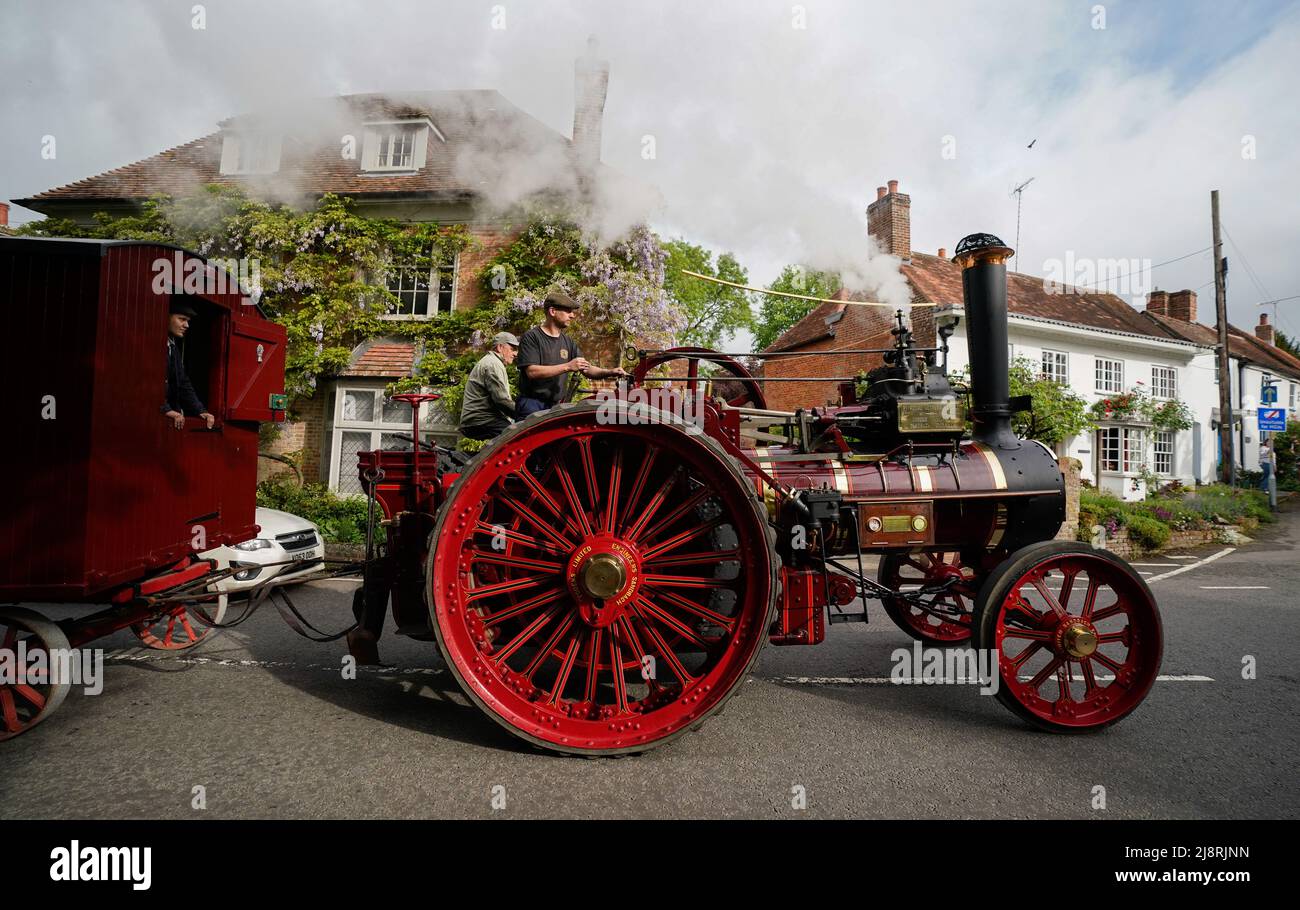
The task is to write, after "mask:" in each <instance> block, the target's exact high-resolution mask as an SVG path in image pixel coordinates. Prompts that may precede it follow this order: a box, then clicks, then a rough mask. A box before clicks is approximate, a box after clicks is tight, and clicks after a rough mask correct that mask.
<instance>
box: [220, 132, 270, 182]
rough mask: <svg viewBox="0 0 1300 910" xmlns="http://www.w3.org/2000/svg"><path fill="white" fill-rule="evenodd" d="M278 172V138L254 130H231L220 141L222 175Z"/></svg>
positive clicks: (268, 133)
mask: <svg viewBox="0 0 1300 910" xmlns="http://www.w3.org/2000/svg"><path fill="white" fill-rule="evenodd" d="M279 170H280V136H279V134H277V133H270V132H258V131H255V130H232V131H231V132H228V133H226V134H225V135H224V136H223V137H222V140H221V167H220V171H221V173H222V174H229V175H246V174H274V173H276V172H277V171H279Z"/></svg>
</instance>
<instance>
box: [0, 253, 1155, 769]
mask: <svg viewBox="0 0 1300 910" xmlns="http://www.w3.org/2000/svg"><path fill="white" fill-rule="evenodd" d="M1009 254H1010V250H1008V249H1007V248H1006V247H1005V246H1004V245H1003V244H1002V242H1001V241H1000V240H998V239H997V238H996V237H992V236H989V235H983V234H976V235H972V236H970V237H967V238H965V239H964V240H963V241H962V242H961V244H959V245H958V247H957V251H956V257H955V258H956V259H957V261H958V262H959V263H960V264H961V266H962V268H963V284H964V294H965V304H966V315H967V318H968V319H969V320H970V324H969V331H968V337H969V338H970V342H971V345H970V347H971V388H970V397H971V402H972V407H971V408H970V412H969V416H970V419H971V421H972V423H973V426H974V432H973V435H972V437H971V438H966V437H965V435H964V426H965V416H966V415H965V414H964V407H963V404H964V398H965V396H964V394H959V390H956V389H954V388H953V387H952V386H951V385H950V384H949V382H948V379H947V377H946V375H945V373H946V340H947V336H946V335H942V333H941V338H942V339H943V342H944V344H943V346H941V347H939V348H919V347H917V346H916V345H915V344H914V343H913V339H912V337H911V335H910V333H909V332H908V331H907V329H906V326H905V325H904V322H903V319H902V318H901V315H900V318H899V320H898V327H897V328H896V329H895V336H896V338H895V342H896V343H895V345H894V347H893V348H891V349H889V350H887V351H884V352H880V353H883V354H884V361H885V363H884V365H883V366H882V367H880V368H878V369H876V370H874V371H873V372H871V373H870V374H869V376H868V382H867V384H866V388H865V390H864V391H862V392H861V393H859V391H858V389H857V388H856V386H855V384H854V382H853V381H852V380H849V381H848V382H845V383H844V384H842V385H841V387H840V405H839V406H838V407H827V408H811V409H798V410H796V411H793V412H781V411H773V410H769V409H768V408H767V407H766V406H765V402H764V400H763V394H762V388H761V387H760V385H759V384H758V382H757V381H756V380H755V379H754V378H753V377H752V376H750V375H749V374H748V373H747V372H746V371H745V370H744V368H743V367H742V366H741V365H740V364H738V363H737V362H735V361H734V360H731V359H730V358H728V357H726V356H724V355H721V354H717V353H714V352H710V351H701V350H697V349H673V350H671V351H664V352H656V353H654V354H652V355H649V356H643V357H642V360H641V363H640V365H639V366H638V368H637V371H636V373H635V374H634V377H635V383H634V386H633V387H632V388H630V389H627V388H625V389H623V390H621V393H620V394H619V395H617V396H614V397H611V398H608V399H606V400H593V401H586V402H582V403H579V404H575V405H568V406H561V407H557V408H554V409H552V410H550V411H545V412H541V413H539V414H536V415H534V416H532V417H530V418H529V419H527V420H525V421H522V422H521V423H519V424H517V425H516V426H514V427H512V428H510V429H509V430H508V431H507V432H506V433H505V434H503V435H502V436H500V437H498V438H497V439H496V440H494V441H493V442H492V443H491V444H489V445H488V446H487V447H486V448H484V449H483V450H482V451H481V452H479V453H478V454H477V455H476V456H475V457H474V458H473V459H472V460H468V463H466V461H465V460H464V459H462V458H460V457H459V456H458V455H457V454H456V453H453V452H449V451H447V450H445V449H441V448H438V447H436V446H427V451H426V450H424V449H422V448H421V446H423V445H424V444H423V443H419V444H418V445H415V446H414V450H413V451H407V452H391V451H383V452H369V453H363V454H362V455H361V456H360V457H359V471H360V474H361V478H362V481H363V483H364V484H365V487H366V489H367V490H368V491H369V492H370V494H371V497H372V503H377V504H378V505H379V506H380V507H382V510H383V519H382V521H381V522H380V526H381V527H382V528H383V529H384V531H385V534H384V540H383V541H382V544H381V551H380V552H379V553H378V554H376V553H375V551H374V548H373V546H372V547H369V548H368V549H369V550H370V552H368V554H367V560H366V563H365V564H364V583H363V585H362V586H361V588H360V589H359V590H358V596H357V597H356V599H355V600H354V604H353V609H354V612H355V613H356V615H357V619H358V626H357V627H356V628H355V629H354V630H353V632H352V634H351V635H350V637H349V644H350V646H352V648H353V651H354V653H355V654H357V656H358V657H359V658H360V657H363V656H367V657H368V656H370V654H371V653H373V651H374V644H373V643H374V641H375V639H376V638H377V635H378V632H379V630H380V629H382V627H383V621H384V618H385V616H386V614H387V610H388V606H387V601H388V600H389V598H390V597H391V601H392V613H393V616H394V619H395V621H396V624H397V627H398V630H399V632H400V633H402V634H404V635H407V636H411V637H414V638H417V639H423V640H436V641H437V643H438V647H439V649H440V650H441V653H442V656H443V657H444V658H445V660H446V662H447V664H448V666H449V667H450V669H451V672H452V673H453V675H454V676H455V678H456V680H457V681H458V683H459V684H460V685H461V686H462V688H463V689H464V690H465V692H466V693H467V695H468V696H469V698H470V699H471V700H473V701H474V702H475V703H476V704H477V705H478V706H479V707H480V708H482V709H483V710H484V711H485V712H486V713H487V714H488V716H490V717H491V718H492V719H494V720H495V721H497V722H498V723H500V724H501V725H503V726H504V727H506V728H507V729H508V730H510V731H511V732H512V733H514V734H516V735H517V736H519V737H521V738H522V739H524V740H527V741H528V742H531V743H534V744H536V745H538V746H541V747H543V748H546V749H550V750H554V751H558V752H568V753H577V754H588V755H602V754H618V753H629V752H639V751H643V750H645V749H648V748H650V747H653V746H656V745H659V744H661V743H664V742H666V741H668V740H670V739H672V738H674V737H676V736H678V735H680V734H682V733H684V732H686V731H688V730H691V729H694V728H695V727H697V726H698V725H699V724H700V723H702V722H703V721H704V720H705V719H707V718H708V717H709V716H710V715H712V714H714V713H716V712H717V711H719V710H720V709H721V708H722V706H723V704H724V703H725V702H726V700H727V699H728V698H729V697H730V696H731V695H733V694H734V693H735V692H736V691H737V690H738V689H739V687H740V684H741V683H742V682H743V681H744V679H745V676H746V674H747V672H748V671H749V669H750V668H751V667H752V666H753V663H754V660H755V658H756V656H757V654H758V651H759V648H760V646H761V645H762V644H763V642H764V640H770V641H771V642H773V643H774V644H778V645H794V644H815V643H817V642H820V641H821V640H822V639H823V637H824V634H825V626H826V622H827V620H828V619H829V621H830V622H831V623H836V622H850V621H865V619H866V614H865V612H863V611H854V612H850V611H846V610H845V609H844V608H845V607H849V606H852V605H853V604H854V603H855V602H856V601H858V600H863V601H864V602H865V600H867V599H879V600H880V601H881V602H882V603H883V605H884V607H885V610H886V612H887V613H888V615H889V616H890V617H891V618H892V619H893V620H894V621H895V622H896V623H898V624H899V625H900V626H901V627H902V628H903V629H904V630H906V631H907V632H908V634H910V635H912V636H914V637H915V638H918V639H920V640H922V641H925V642H930V643H933V644H935V645H956V644H961V643H965V642H970V643H971V644H972V645H973V646H974V647H976V648H979V649H987V650H989V651H992V652H995V653H996V655H997V658H998V665H999V673H1000V681H999V686H998V690H997V691H998V698H999V699H1000V700H1001V701H1002V702H1003V703H1004V704H1006V705H1007V706H1008V707H1009V708H1011V709H1012V710H1013V711H1015V712H1016V713H1017V714H1019V715H1020V716H1021V717H1023V718H1025V719H1026V720H1028V721H1030V722H1031V723H1033V724H1036V725H1038V726H1040V727H1043V728H1046V729H1048V730H1054V731H1062V732H1071V731H1085V730H1092V729H1096V728H1099V727H1104V726H1106V725H1108V724H1111V723H1114V722H1115V721H1117V720H1119V719H1120V718H1122V717H1124V716H1126V715H1127V714H1129V713H1130V712H1132V711H1133V710H1134V709H1135V708H1136V707H1137V706H1138V704H1139V703H1141V701H1142V699H1143V698H1144V697H1145V696H1146V694H1147V692H1148V691H1149V690H1150V688H1151V685H1152V684H1153V682H1154V681H1155V678H1156V674H1157V672H1158V670H1159V666H1160V657H1161V649H1162V641H1161V626H1160V617H1159V613H1158V612H1157V610H1156V605H1155V602H1154V600H1153V599H1152V596H1151V592H1150V591H1149V590H1148V588H1147V586H1146V585H1145V583H1144V582H1143V581H1142V579H1141V578H1140V577H1139V575H1138V574H1137V573H1135V572H1134V571H1133V570H1132V569H1131V568H1130V567H1129V566H1128V565H1127V564H1126V563H1124V562H1123V561H1122V560H1120V559H1118V558H1116V557H1115V556H1113V555H1112V554H1110V553H1107V552H1104V551H1098V550H1093V549H1091V548H1089V547H1087V546H1083V545H1079V544H1074V543H1064V542H1053V541H1052V538H1053V537H1054V536H1055V534H1056V532H1057V530H1058V529H1059V527H1060V525H1061V522H1062V520H1063V518H1064V512H1065V494H1064V489H1063V481H1062V477H1061V473H1060V471H1059V469H1058V467H1057V464H1056V460H1055V458H1054V457H1053V455H1052V453H1051V452H1049V451H1048V450H1047V449H1046V448H1044V447H1043V446H1042V445H1040V444H1039V443H1037V442H1033V441H1031V440H1022V439H1018V438H1016V436H1015V435H1014V434H1013V433H1012V431H1011V429H1010V418H1011V415H1012V413H1013V408H1015V407H1018V406H1021V403H1016V402H1012V401H1010V400H1009V397H1008V377H1007V354H1006V352H1007V338H1006V266H1005V261H1006V258H1007V256H1008V255H1009ZM174 255H179V256H180V257H181V259H183V260H184V263H183V264H184V265H185V268H186V270H188V269H189V268H190V265H191V261H192V260H193V261H195V263H196V267H198V268H199V269H200V270H204V269H207V268H208V267H207V266H206V264H204V263H203V262H202V260H201V259H199V258H198V257H195V256H194V255H193V254H191V253H184V252H183V251H181V252H179V253H178V252H177V251H173V250H171V249H165V248H159V247H157V246H154V245H147V244H146V245H141V244H116V243H109V244H105V243H101V242H98V241H93V242H92V241H37V240H8V239H4V240H0V287H3V288H5V289H6V291H8V292H11V293H12V298H11V299H12V300H13V301H14V303H15V304H16V305H11V307H10V309H9V311H8V312H7V314H6V315H7V317H8V318H9V321H10V323H9V326H8V328H9V331H10V335H11V337H14V338H17V339H22V341H23V342H24V347H22V348H21V349H19V350H17V351H15V352H14V353H13V354H12V355H7V356H6V357H5V358H3V359H0V367H2V368H3V370H4V378H5V385H6V388H8V389H10V390H11V391H12V393H13V394H15V395H16V399H17V400H18V401H20V402H23V403H24V404H23V406H22V408H20V409H19V410H20V415H21V416H20V418H19V423H20V426H19V433H20V435H19V438H20V439H22V440H23V441H24V445H25V446H26V448H24V449H22V450H19V449H18V448H17V447H15V446H11V447H8V448H6V449H5V450H4V455H3V457H4V459H5V466H6V467H8V468H9V471H8V472H7V473H8V476H9V477H10V478H17V479H18V482H16V483H10V484H8V485H6V486H5V487H4V488H3V489H2V490H0V514H3V515H4V516H5V524H4V528H3V534H0V601H23V600H26V601H38V602H46V603H104V602H107V603H108V604H109V606H108V607H107V608H106V609H104V610H102V611H100V612H98V613H95V614H93V615H92V616H89V617H82V618H79V619H65V620H63V621H61V622H58V623H55V622H52V621H51V620H49V619H47V618H46V617H45V616H43V615H42V614H38V613H35V612H34V611H31V610H26V609H22V608H16V609H7V610H0V652H6V651H7V652H9V653H13V652H14V651H15V650H16V648H17V646H18V645H19V644H21V645H23V649H24V650H25V651H26V653H28V654H30V653H32V652H33V651H40V650H44V651H46V652H50V651H53V650H55V649H64V648H68V647H69V646H73V647H75V646H78V645H80V644H82V643H85V642H88V641H90V640H91V639H93V638H95V637H97V636H100V635H105V634H108V633H110V632H113V631H116V630H119V629H124V628H132V629H134V630H135V631H136V633H137V635H138V636H139V637H140V639H141V640H142V641H143V642H144V643H145V644H147V645H150V646H152V647H164V648H187V647H191V646H193V645H195V644H197V643H199V642H200V641H202V640H203V639H204V638H205V637H206V635H207V634H208V633H209V632H210V631H211V629H212V628H213V627H214V626H216V625H218V624H219V623H220V617H219V616H212V615H210V614H209V613H208V612H206V611H205V605H210V604H211V603H212V601H213V600H214V596H213V595H211V594H210V593H209V587H208V586H209V585H210V584H211V582H212V581H213V580H214V579H215V577H217V576H218V575H219V573H215V572H214V571H213V567H212V566H211V565H210V564H209V563H207V562H206V561H203V560H196V559H195V553H196V551H202V550H204V549H206V548H208V547H212V546H216V545H218V544H221V543H237V542H240V541H243V540H246V539H248V538H250V537H252V536H253V535H254V534H255V533H256V525H254V523H253V508H254V496H253V490H254V480H255V463H256V462H255V459H256V453H257V422H258V421H262V420H271V419H278V418H279V417H280V416H281V415H280V410H279V409H280V408H283V396H282V395H280V394H279V392H280V391H281V390H282V387H283V375H284V338H285V336H284V331H283V329H281V328H280V327H278V326H276V325H274V324H272V323H270V322H269V321H267V320H266V319H265V318H264V317H263V316H262V315H261V314H260V313H259V312H258V311H257V308H256V307H251V306H246V305H243V301H242V300H241V298H240V297H239V296H238V291H237V290H236V292H235V293H232V294H227V295H222V294H197V295H192V296H191V299H190V300H189V301H188V302H190V303H191V304H192V305H193V306H194V307H195V308H196V309H197V310H198V312H199V315H198V317H197V318H196V319H195V321H194V329H193V330H192V332H191V334H192V335H193V336H195V340H196V343H195V345H194V347H192V348H191V350H189V351H187V352H186V357H187V362H188V364H189V372H190V375H191V376H199V377H201V378H202V382H203V385H204V388H202V390H201V392H202V395H203V396H205V397H206V400H207V401H208V403H209V409H210V410H211V411H212V412H213V413H215V414H217V416H218V418H219V421H218V425H217V427H216V428H214V429H213V430H208V429H207V428H206V427H205V426H200V425H199V424H201V423H202V421H190V423H189V425H188V426H187V427H186V428H185V430H184V431H181V432H177V431H175V430H174V429H171V428H170V427H169V426H168V424H167V422H166V421H164V420H163V419H162V417H161V415H160V414H159V409H158V403H159V400H160V398H161V395H162V387H163V378H164V358H163V337H164V336H163V331H164V328H163V327H164V326H165V324H166V323H165V319H166V314H167V311H168V310H167V302H168V300H169V299H170V295H171V294H174V293H179V292H180V291H179V290H177V289H175V288H173V289H164V290H168V291H169V293H164V294H160V293H159V292H158V290H157V288H156V287H155V286H154V285H153V279H154V275H153V274H152V264H153V263H155V262H157V261H158V259H159V258H160V257H172V256H174ZM949 333H950V330H949ZM197 339H203V342H202V344H201V345H200V344H198V343H197ZM941 352H942V353H944V354H945V357H944V362H943V363H940V362H938V356H937V355H938V354H939V353H941ZM683 361H684V362H686V363H687V364H688V367H687V375H686V376H685V377H681V379H683V380H684V391H686V392H687V393H690V394H688V395H686V396H681V395H676V396H672V395H670V396H667V398H660V399H658V400H656V401H655V402H654V403H653V404H648V403H647V402H646V401H645V398H646V396H647V394H648V393H649V392H650V391H651V384H652V383H653V382H654V381H656V380H655V378H654V377H652V376H651V375H650V371H651V370H652V369H654V368H655V367H656V366H659V365H664V364H670V363H681V362H683ZM701 364H710V365H711V366H712V368H714V369H719V368H720V369H721V370H722V371H723V374H724V375H725V376H726V378H724V379H722V380H720V381H713V382H712V383H711V386H710V391H711V393H712V394H710V395H708V396H705V395H704V394H703V390H704V389H703V387H704V376H703V374H702V373H701V371H700V365H701ZM661 378H662V377H661ZM677 388H679V389H681V388H683V386H682V383H681V382H678V383H677ZM395 397H397V398H398V399H399V400H403V401H407V402H409V403H410V404H411V407H412V441H413V443H415V442H418V441H419V439H420V435H419V409H420V406H421V405H422V404H423V403H424V402H426V401H428V400H431V399H433V398H436V397H437V396H431V395H401V396H395ZM372 514H373V510H372ZM374 530H375V527H374V522H373V521H372V522H371V532H372V534H373V532H374ZM200 531H202V534H199V533H198V532H200ZM200 539H202V544H201V545H200ZM372 543H373V541H372ZM864 553H871V554H876V555H878V556H879V557H880V567H879V571H878V574H877V577H875V578H871V577H868V576H867V575H866V573H865V572H864V571H863V559H862V556H863V554H864ZM259 602H260V601H259ZM367 652H370V653H367ZM66 692H67V686H66V684H64V685H63V686H62V687H60V686H58V685H54V684H49V685H41V684H40V683H39V682H38V683H36V684H32V683H31V682H30V681H28V682H23V681H19V682H17V683H15V682H13V681H12V680H6V679H4V678H0V739H4V738H8V737H10V736H14V735H17V734H18V733H21V732H24V731H25V730H27V729H30V728H31V727H32V726H34V725H35V724H36V723H38V722H40V721H41V720H42V719H44V718H45V717H47V716H48V715H49V713H50V712H51V711H53V710H54V708H55V707H57V705H58V703H59V702H60V701H61V700H62V698H63V696H64V695H66Z"/></svg>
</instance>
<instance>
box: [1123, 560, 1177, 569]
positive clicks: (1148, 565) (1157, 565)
mask: <svg viewBox="0 0 1300 910" xmlns="http://www.w3.org/2000/svg"><path fill="white" fill-rule="evenodd" d="M1129 565H1130V566H1141V567H1142V568H1144V569H1176V568H1178V563H1176V562H1131V563H1129Z"/></svg>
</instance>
